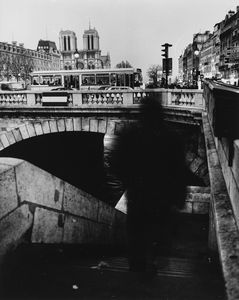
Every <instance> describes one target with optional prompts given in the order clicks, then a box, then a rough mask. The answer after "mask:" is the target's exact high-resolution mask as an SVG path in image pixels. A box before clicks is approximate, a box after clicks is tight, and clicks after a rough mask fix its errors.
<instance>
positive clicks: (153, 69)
mask: <svg viewBox="0 0 239 300" xmlns="http://www.w3.org/2000/svg"><path fill="white" fill-rule="evenodd" d="M160 72H162V66H160V65H152V66H150V67H149V69H148V70H147V75H148V77H149V78H150V79H151V80H152V83H153V85H154V87H157V86H159V77H160Z"/></svg>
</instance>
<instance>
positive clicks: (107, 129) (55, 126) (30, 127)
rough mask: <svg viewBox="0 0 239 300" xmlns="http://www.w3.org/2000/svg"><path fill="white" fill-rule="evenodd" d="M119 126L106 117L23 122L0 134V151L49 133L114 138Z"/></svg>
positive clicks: (115, 121) (118, 123) (117, 122)
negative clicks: (94, 134) (99, 135)
mask: <svg viewBox="0 0 239 300" xmlns="http://www.w3.org/2000/svg"><path fill="white" fill-rule="evenodd" d="M120 123H121V124H120ZM121 126H122V121H119V120H111V119H108V118H107V117H102V118H92V117H71V118H70V117H66V118H59V117H58V118H55V119H53V118H51V119H45V120H39V119H38V120H31V121H29V120H25V123H23V124H21V125H18V126H16V127H14V128H9V129H8V130H7V131H3V132H2V133H1V134H0V151H1V150H3V149H4V148H7V147H9V146H11V145H12V144H15V143H18V142H20V141H22V140H26V139H29V138H32V137H37V136H40V135H45V134H51V133H61V132H73V131H78V132H79V131H80V132H91V133H101V134H104V135H107V136H114V135H116V134H117V131H118V130H119V129H120V127H121Z"/></svg>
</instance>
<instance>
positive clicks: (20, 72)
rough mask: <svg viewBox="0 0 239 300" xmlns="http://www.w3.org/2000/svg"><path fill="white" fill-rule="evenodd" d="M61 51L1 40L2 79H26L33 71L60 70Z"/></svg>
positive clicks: (0, 73) (0, 64)
mask: <svg viewBox="0 0 239 300" xmlns="http://www.w3.org/2000/svg"><path fill="white" fill-rule="evenodd" d="M59 69H60V53H59V52H58V51H57V49H55V50H54V51H53V50H51V49H49V51H45V49H41V48H39V50H32V49H27V48H25V47H24V44H23V43H20V44H17V42H16V41H13V42H12V43H11V44H10V43H5V42H0V77H1V80H10V79H17V80H18V79H19V78H23V79H26V78H27V77H29V75H30V73H31V72H32V71H34V70H35V71H39V70H59Z"/></svg>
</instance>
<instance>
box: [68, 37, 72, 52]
mask: <svg viewBox="0 0 239 300" xmlns="http://www.w3.org/2000/svg"><path fill="white" fill-rule="evenodd" d="M68 50H71V39H70V36H68Z"/></svg>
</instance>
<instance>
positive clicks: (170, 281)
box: [0, 216, 225, 300]
mask: <svg viewBox="0 0 239 300" xmlns="http://www.w3.org/2000/svg"><path fill="white" fill-rule="evenodd" d="M207 226H208V220H207V219H206V217H205V216H199V217H195V216H194V217H193V218H192V217H185V218H184V219H183V220H182V222H181V226H180V229H179V231H178V234H177V238H175V239H174V245H173V249H172V251H170V252H167V249H164V250H165V251H160V255H159V256H158V257H157V273H156V274H154V276H152V274H148V273H137V272H130V271H129V270H128V263H127V258H126V252H125V249H123V248H122V249H120V248H109V247H107V248H105V247H100V246H99V247H91V246H83V245H81V246H79V245H78V246H77V245H68V246H66V245H40V244H38V245H32V244H31V245H29V244H22V245H20V246H19V247H18V248H17V249H16V250H15V251H14V252H12V253H11V254H9V256H8V257H7V259H6V260H5V262H4V264H3V265H2V266H1V273H0V275H1V277H0V279H1V281H0V284H1V285H0V291H1V294H0V299H4V300H5V299H6V300H7V299H12V300H13V299H14V300H20V299H28V300H30V299H32V300H48V299H49V300H50V299H59V300H63V299H65V300H68V299H85V300H88V299H95V300H101V299H122V300H123V299H142V300H144V299H145V300H146V299H163V300H166V299H167V300H178V299H180V300H199V299H200V300H207V299H208V300H214V299H215V300H216V299H218V300H224V299H225V294H224V283H223V278H222V275H221V272H220V267H219V263H218V261H217V259H216V258H212V257H210V255H209V252H208V249H207Z"/></svg>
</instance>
